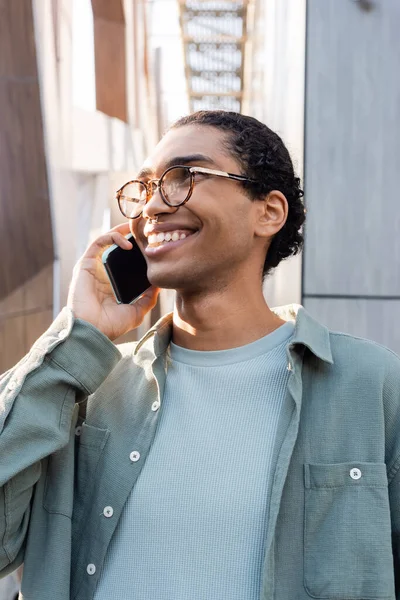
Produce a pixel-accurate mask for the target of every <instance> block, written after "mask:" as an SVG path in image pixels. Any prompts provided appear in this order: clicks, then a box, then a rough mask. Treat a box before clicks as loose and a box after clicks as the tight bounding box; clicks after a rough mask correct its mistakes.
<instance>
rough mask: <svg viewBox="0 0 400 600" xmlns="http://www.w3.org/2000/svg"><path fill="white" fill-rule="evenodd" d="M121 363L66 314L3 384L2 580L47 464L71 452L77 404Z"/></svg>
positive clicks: (97, 335)
mask: <svg viewBox="0 0 400 600" xmlns="http://www.w3.org/2000/svg"><path fill="white" fill-rule="evenodd" d="M120 358H121V354H120V352H119V350H118V349H117V348H116V347H115V346H114V344H113V343H112V342H111V341H110V340H109V339H108V338H107V337H106V336H104V335H103V334H102V333H101V332H100V331H99V330H97V329H96V328H95V327H94V326H92V325H91V324H89V323H87V322H86V321H82V320H80V319H74V316H73V313H72V311H71V310H70V309H68V308H64V309H63V310H62V311H61V313H60V314H59V315H58V317H57V318H56V320H55V321H54V322H53V324H52V325H51V326H50V328H49V329H48V330H47V331H46V332H45V333H44V334H43V335H42V336H41V337H40V338H39V339H38V340H37V341H36V342H35V344H34V345H33V346H32V348H31V350H30V352H29V353H28V354H27V355H26V356H25V357H24V358H23V359H22V360H21V361H20V362H19V363H18V364H17V365H16V366H15V367H14V368H12V369H10V370H9V371H7V372H6V373H5V374H4V375H3V376H2V377H1V378H0V574H1V573H2V572H3V573H5V572H6V571H7V570H8V569H7V567H8V566H9V565H10V564H12V563H13V562H15V560H16V558H17V557H20V560H19V562H21V561H22V560H23V553H22V552H21V549H22V548H23V545H24V540H25V536H26V532H27V529H28V525H29V516H30V502H31V498H32V493H33V488H34V486H35V484H36V483H37V481H38V479H39V478H40V475H41V460H42V459H43V458H44V457H46V456H49V455H50V454H53V453H54V452H56V451H57V450H59V449H60V448H62V447H64V446H66V445H67V444H68V440H69V436H70V430H71V424H72V418H73V413H74V407H75V404H76V403H77V402H80V401H81V400H84V399H85V398H86V397H87V396H88V395H90V394H91V393H93V392H94V391H95V390H96V389H97V388H98V387H99V386H100V384H101V383H102V382H103V381H104V380H105V379H106V377H107V376H108V375H109V373H110V372H111V371H112V369H113V368H114V367H115V365H116V364H117V363H118V361H119V360H120ZM17 566H18V565H17V564H15V565H14V568H16V567H17Z"/></svg>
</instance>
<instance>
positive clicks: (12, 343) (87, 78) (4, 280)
mask: <svg viewBox="0 0 400 600" xmlns="http://www.w3.org/2000/svg"><path fill="white" fill-rule="evenodd" d="M0 8H1V15H2V17H1V22H0V56H1V61H0V70H1V71H0V75H1V77H0V102H1V109H2V110H1V111H0V129H1V132H2V134H1V140H0V144H1V146H0V152H1V154H0V251H1V256H2V260H1V262H0V372H3V371H4V370H5V369H7V368H9V367H10V366H11V365H13V364H15V362H16V361H17V360H19V359H20V358H21V357H22V356H23V355H24V354H25V353H26V351H27V350H28V349H29V347H30V346H31V344H32V343H33V342H34V341H35V340H36V339H37V337H38V336H39V335H40V334H41V333H42V332H43V331H44V330H45V329H46V328H47V326H48V325H49V324H50V323H51V321H52V319H53V315H54V314H56V313H57V312H58V311H59V309H60V307H61V306H63V305H64V304H65V301H66V296H67V289H68V284H69V281H70V278H71V273H72V267H73V265H74V264H75V262H76V260H77V258H78V257H79V256H80V255H81V253H82V252H83V250H84V249H85V247H86V246H87V244H88V242H89V240H90V239H92V238H93V237H95V236H96V235H98V234H99V233H100V232H101V231H102V230H106V229H108V228H109V227H110V226H113V225H114V224H116V223H117V222H120V221H121V218H120V217H119V216H118V210H117V209H116V206H115V201H114V192H115V190H116V189H117V188H118V187H119V186H120V185H122V184H123V183H124V182H125V181H126V180H127V179H129V178H130V177H131V175H132V173H133V172H134V171H135V169H137V168H138V166H140V164H141V163H142V161H143V160H144V158H145V157H146V155H147V153H148V152H149V150H150V149H151V148H152V147H153V146H154V145H155V144H156V143H157V141H158V139H159V137H160V135H161V133H162V131H163V130H164V128H165V125H166V122H165V98H164V99H163V95H162V93H161V89H160V85H161V83H160V66H159V63H160V61H161V60H162V56H161V54H160V51H158V52H154V51H153V47H152V46H150V44H149V31H150V29H151V28H150V25H149V22H148V10H149V6H148V4H147V3H146V2H145V0H33V1H25V0H21V1H17V2H14V1H13V2H9V0H0Z"/></svg>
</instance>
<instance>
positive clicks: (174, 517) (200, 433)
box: [94, 322, 294, 600]
mask: <svg viewBox="0 0 400 600" xmlns="http://www.w3.org/2000/svg"><path fill="white" fill-rule="evenodd" d="M293 331H294V324H293V323H292V322H288V323H285V324H284V325H282V326H281V327H279V328H278V329H276V330H275V331H273V332H272V333H270V334H269V335H267V336H265V337H263V338H261V339H259V340H257V341H255V342H253V343H251V344H247V345H245V346H241V347H238V348H232V349H229V350H221V351H214V352H200V351H194V350H187V349H185V348H181V347H179V346H176V345H174V344H173V343H171V345H170V348H169V350H168V352H169V354H170V356H169V361H168V362H169V366H168V373H167V379H166V385H165V390H164V397H163V399H162V405H161V408H160V411H161V413H160V416H159V424H158V428H157V432H156V435H155V439H154V442H153V445H152V447H151V449H150V452H149V455H148V456H147V459H146V463H145V465H144V467H143V470H142V472H141V474H140V476H139V478H138V480H137V482H136V485H135V487H134V488H133V490H132V492H131V494H130V496H129V497H128V500H127V502H126V505H125V507H124V510H123V512H122V515H121V518H120V520H119V523H118V524H117V527H116V530H115V533H114V536H113V539H112V541H111V544H110V546H109V549H108V552H107V555H106V558H105V562H104V565H103V568H102V572H101V576H100V579H99V583H98V586H97V590H96V593H95V596H94V598H95V600H110V598H115V599H117V598H118V600H228V599H229V600H258V599H259V595H260V576H261V567H262V560H263V553H264V546H263V544H264V540H265V535H266V530H267V527H268V504H269V495H270V487H271V480H272V476H273V472H274V468H275V465H274V464H272V457H273V448H274V440H275V434H276V429H277V425H278V419H279V415H280V411H281V407H282V403H283V401H284V397H285V392H286V385H287V381H288V378H289V372H288V369H287V358H286V346H287V344H288V342H289V339H290V337H291V336H292V335H293Z"/></svg>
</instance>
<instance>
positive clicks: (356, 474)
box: [350, 469, 362, 479]
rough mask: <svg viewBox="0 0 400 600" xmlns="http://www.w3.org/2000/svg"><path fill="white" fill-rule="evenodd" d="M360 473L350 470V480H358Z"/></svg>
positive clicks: (358, 470)
mask: <svg viewBox="0 0 400 600" xmlns="http://www.w3.org/2000/svg"><path fill="white" fill-rule="evenodd" d="M361 475H362V473H361V471H360V469H351V470H350V477H351V478H352V479H360V477H361Z"/></svg>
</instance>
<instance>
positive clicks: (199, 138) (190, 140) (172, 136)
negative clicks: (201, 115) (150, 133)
mask: <svg viewBox="0 0 400 600" xmlns="http://www.w3.org/2000/svg"><path fill="white" fill-rule="evenodd" d="M223 137H224V134H223V133H222V132H220V131H218V130H216V129H215V128H212V127H204V126H192V125H187V126H184V127H178V128H176V129H171V130H170V131H168V133H166V134H165V136H164V137H163V138H162V139H161V140H160V142H159V143H158V144H157V146H156V147H155V148H154V150H153V151H152V152H151V154H150V155H149V156H148V158H147V159H146V160H145V162H144V164H143V168H144V169H151V170H152V171H154V172H156V171H159V170H160V169H163V168H164V167H166V165H167V164H169V163H170V161H171V160H172V161H173V160H174V159H175V158H176V157H186V156H204V157H208V158H210V161H209V162H210V164H211V162H212V163H213V164H219V163H220V162H221V160H223V159H224V156H225V157H226V156H227V154H226V152H225V153H224V149H223V145H222V140H223ZM219 141H220V142H221V143H219ZM142 170H143V169H142Z"/></svg>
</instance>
